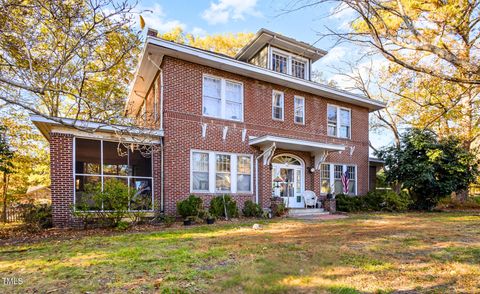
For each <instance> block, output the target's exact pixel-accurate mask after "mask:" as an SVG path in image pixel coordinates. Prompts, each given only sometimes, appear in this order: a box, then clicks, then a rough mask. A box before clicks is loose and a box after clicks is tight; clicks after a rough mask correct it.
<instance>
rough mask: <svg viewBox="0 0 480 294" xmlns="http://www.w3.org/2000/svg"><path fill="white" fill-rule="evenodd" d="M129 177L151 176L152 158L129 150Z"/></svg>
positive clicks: (146, 154) (144, 153)
mask: <svg viewBox="0 0 480 294" xmlns="http://www.w3.org/2000/svg"><path fill="white" fill-rule="evenodd" d="M129 160H130V164H129V166H130V175H131V176H136V177H151V176H152V158H151V156H150V154H149V153H147V152H141V151H140V150H135V151H133V152H132V151H131V150H129Z"/></svg>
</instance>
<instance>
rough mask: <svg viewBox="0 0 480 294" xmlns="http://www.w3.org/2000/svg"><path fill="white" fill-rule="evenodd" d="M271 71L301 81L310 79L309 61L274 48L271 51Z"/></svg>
mask: <svg viewBox="0 0 480 294" xmlns="http://www.w3.org/2000/svg"><path fill="white" fill-rule="evenodd" d="M270 56H271V65H270V69H271V70H273V71H276V72H279V73H283V74H288V75H291V76H294V77H296V78H300V79H308V75H309V70H308V66H309V65H308V64H309V63H308V59H306V58H303V57H301V56H299V55H295V54H292V53H289V52H287V51H283V50H280V49H278V48H274V49H272V50H271V55H270Z"/></svg>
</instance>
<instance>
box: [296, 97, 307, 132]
mask: <svg viewBox="0 0 480 294" xmlns="http://www.w3.org/2000/svg"><path fill="white" fill-rule="evenodd" d="M294 108H295V110H294V112H295V113H294V116H295V118H294V119H295V123H297V124H301V125H304V124H305V98H303V97H300V96H295V98H294Z"/></svg>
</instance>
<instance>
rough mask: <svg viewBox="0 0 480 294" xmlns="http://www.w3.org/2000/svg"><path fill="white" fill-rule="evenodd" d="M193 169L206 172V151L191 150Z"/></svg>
mask: <svg viewBox="0 0 480 294" xmlns="http://www.w3.org/2000/svg"><path fill="white" fill-rule="evenodd" d="M192 160H193V170H194V171H203V172H208V153H201V152H193V159H192Z"/></svg>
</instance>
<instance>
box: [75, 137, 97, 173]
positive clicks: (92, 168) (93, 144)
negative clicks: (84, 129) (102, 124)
mask: <svg viewBox="0 0 480 294" xmlns="http://www.w3.org/2000/svg"><path fill="white" fill-rule="evenodd" d="M100 148H101V142H100V141H98V140H86V139H79V138H76V139H75V173H77V174H100V159H101V154H100V153H101V150H100Z"/></svg>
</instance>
